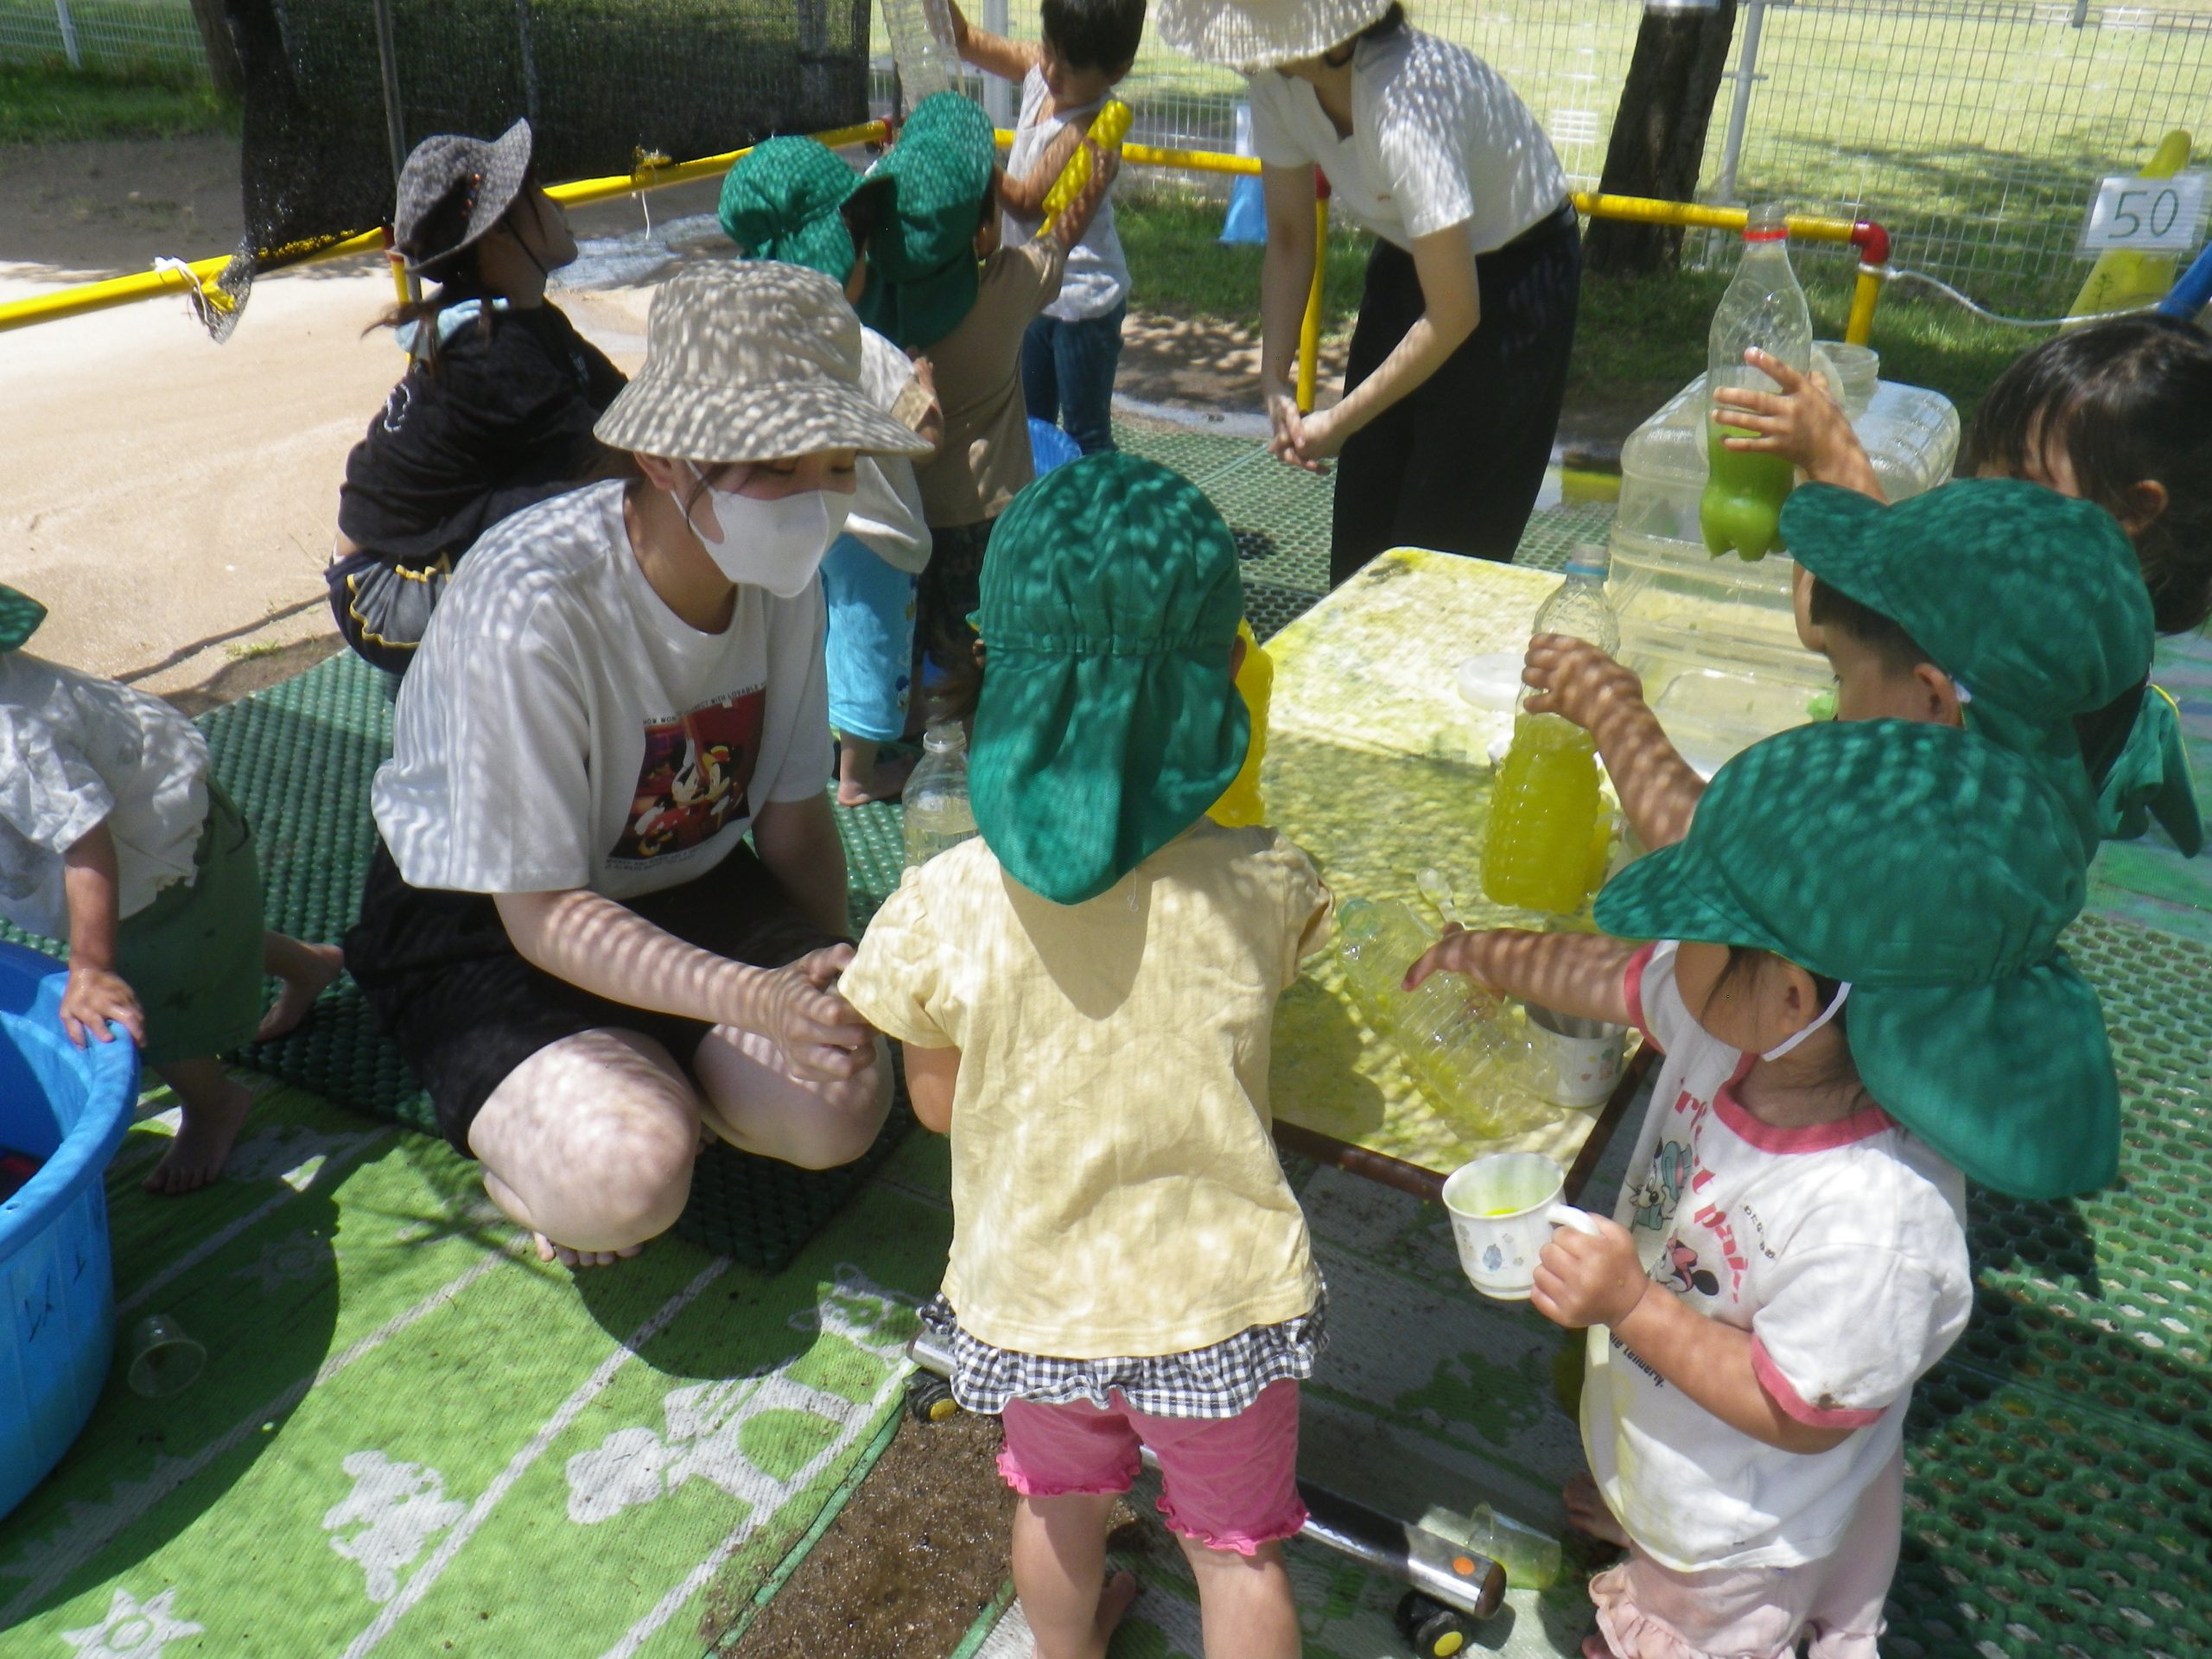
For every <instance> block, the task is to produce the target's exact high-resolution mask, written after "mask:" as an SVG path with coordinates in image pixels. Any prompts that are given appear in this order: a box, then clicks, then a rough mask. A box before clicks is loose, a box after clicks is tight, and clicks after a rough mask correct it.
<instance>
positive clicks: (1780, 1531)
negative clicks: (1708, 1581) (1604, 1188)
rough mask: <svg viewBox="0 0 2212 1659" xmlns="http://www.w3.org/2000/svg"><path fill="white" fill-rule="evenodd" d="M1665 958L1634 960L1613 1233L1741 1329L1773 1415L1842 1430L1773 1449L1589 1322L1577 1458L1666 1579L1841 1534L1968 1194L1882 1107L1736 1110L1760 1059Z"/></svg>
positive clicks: (1790, 1557)
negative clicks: (1658, 1054)
mask: <svg viewBox="0 0 2212 1659" xmlns="http://www.w3.org/2000/svg"><path fill="white" fill-rule="evenodd" d="M1628 1002H1629V1007H1630V1009H1631V1010H1633V1011H1634V1013H1635V1015H1636V1020H1637V1025H1638V1026H1640V1027H1642V1028H1643V1033H1644V1035H1645V1036H1646V1037H1647V1038H1648V1039H1649V1040H1650V1041H1651V1042H1652V1044H1653V1045H1654V1046H1656V1047H1657V1048H1659V1049H1660V1050H1661V1051H1662V1052H1664V1054H1665V1056H1666V1059H1665V1063H1664V1064H1663V1065H1662V1066H1661V1067H1660V1071H1659V1079H1658V1082H1657V1084H1656V1085H1655V1086H1654V1088H1653V1090H1652V1096H1651V1106H1650V1109H1649V1116H1647V1118H1646V1121H1645V1124H1644V1128H1643V1135H1642V1137H1641V1141H1640V1144H1639V1146H1638V1148H1637V1155H1636V1157H1635V1158H1634V1159H1633V1160H1631V1161H1630V1166H1629V1169H1630V1176H1629V1181H1628V1185H1627V1187H1626V1189H1625V1190H1624V1192H1623V1194H1622V1198H1621V1203H1620V1208H1619V1211H1618V1213H1617V1216H1616V1219H1618V1221H1619V1222H1620V1223H1621V1224H1622V1225H1624V1226H1625V1227H1627V1228H1628V1229H1629V1230H1630V1233H1631V1234H1632V1235H1633V1236H1634V1237H1635V1239H1636V1243H1637V1251H1638V1253H1639V1255H1641V1256H1642V1257H1643V1262H1644V1264H1645V1266H1646V1267H1647V1268H1649V1271H1650V1274H1651V1276H1652V1278H1653V1279H1655V1280H1656V1281H1658V1283H1659V1284H1660V1286H1661V1287H1662V1288H1664V1289H1666V1290H1667V1291H1669V1292H1670V1293H1671V1294H1674V1295H1675V1296H1677V1297H1679V1298H1681V1300H1683V1301H1686V1302H1688V1304H1689V1305H1690V1306H1692V1307H1694V1308H1695V1309H1696V1310H1697V1311H1698V1312H1699V1313H1702V1314H1704V1315H1705V1316H1706V1317H1707V1318H1708V1319H1720V1320H1723V1321H1725V1322H1726V1323H1727V1324H1729V1325H1735V1326H1736V1327H1738V1329H1741V1330H1747V1331H1749V1332H1751V1359H1752V1364H1753V1366H1754V1368H1755V1370H1756V1371H1757V1373H1758V1378H1759V1381H1760V1383H1761V1384H1762V1385H1763V1386H1764V1388H1765V1389H1766V1391H1767V1393H1768V1394H1769V1395H1771V1396H1772V1397H1773V1399H1774V1401H1775V1402H1776V1403H1777V1405H1779V1406H1780V1407H1781V1408H1783V1410H1784V1411H1785V1412H1787V1413H1788V1414H1789V1415H1790V1416H1792V1417H1795V1418H1796V1419H1797V1420H1798V1421H1801V1422H1805V1423H1810V1424H1815V1425H1817V1426H1821V1427H1836V1428H1848V1429H1851V1430H1852V1431H1853V1432H1852V1433H1851V1434H1850V1435H1849V1436H1848V1438H1847V1439H1846V1440H1843V1441H1842V1442H1841V1443H1840V1444H1839V1445H1837V1446H1834V1447H1832V1448H1831V1449H1830V1450H1828V1451H1826V1452H1817V1453H1814V1454H1811V1455H1808V1454H1805V1453H1802V1452H1784V1451H1781V1450H1779V1449H1777V1448H1776V1447H1773V1446H1768V1445H1766V1444H1765V1443H1764V1442H1763V1441H1760V1440H1754V1439H1753V1438H1752V1437H1751V1436H1750V1435H1748V1434H1745V1433H1741V1432H1740V1431H1738V1430H1737V1429H1734V1428H1732V1427H1729V1426H1728V1425H1727V1424H1726V1423H1724V1422H1722V1421H1720V1420H1719V1418H1718V1417H1715V1416H1714V1415H1713V1414H1712V1413H1711V1412H1709V1411H1707V1410H1706V1408H1704V1407H1702V1406H1700V1405H1699V1404H1697V1403H1696V1402H1694V1401H1692V1400H1690V1399H1688V1397H1687V1396H1685V1395H1683V1394H1682V1392H1681V1390H1680V1389H1676V1388H1675V1387H1674V1386H1673V1385H1671V1384H1669V1383H1666V1382H1664V1381H1663V1380H1662V1379H1661V1378H1660V1377H1659V1376H1657V1375H1656V1373H1655V1372H1654V1371H1652V1370H1650V1369H1649V1366H1647V1365H1646V1364H1645V1363H1644V1362H1643V1360H1642V1359H1640V1358H1639V1357H1637V1355H1636V1354H1635V1352H1634V1351H1631V1350H1630V1349H1629V1348H1627V1347H1626V1346H1625V1345H1624V1344H1622V1343H1621V1342H1620V1340H1619V1339H1618V1338H1616V1337H1615V1336H1614V1335H1613V1334H1612V1332H1610V1331H1609V1330H1607V1329H1606V1328H1605V1326H1603V1325H1593V1326H1592V1327H1591V1330H1590V1334H1589V1357H1590V1363H1589V1370H1588V1376H1587V1380H1586V1383H1585V1386H1584V1389H1583V1395H1582V1442H1583V1448H1584V1450H1585V1452H1586V1453H1587V1455H1588V1457H1589V1459H1590V1472H1591V1474H1592V1477H1593V1478H1595V1479H1596V1481H1597V1483H1598V1485H1599V1490H1600V1491H1603V1492H1604V1493H1605V1502H1606V1503H1607V1504H1608V1505H1609V1506H1610V1507H1611V1510H1612V1511H1613V1513H1614V1515H1615V1516H1618V1518H1619V1520H1620V1522H1621V1525H1622V1526H1623V1527H1624V1529H1626V1530H1627V1532H1628V1534H1629V1535H1630V1537H1631V1538H1633V1539H1635V1540H1636V1541H1637V1544H1638V1545H1639V1546H1641V1547H1642V1548H1643V1549H1644V1550H1645V1551H1647V1552H1648V1553H1649V1554H1651V1555H1653V1556H1654V1557H1656V1559H1657V1560H1660V1561H1661V1562H1662V1563H1663V1564H1664V1565H1666V1566H1668V1567H1674V1568H1675V1569H1676V1570H1677V1571H1681V1572H1701V1571H1707V1570H1713V1569H1718V1568H1721V1567H1728V1568H1740V1567H1793V1566H1797V1565H1800V1564H1802V1563H1803V1562H1806V1561H1815V1560H1821V1559H1822V1558H1823V1557H1824V1556H1826V1555H1827V1554H1831V1553H1832V1552H1833V1551H1834V1548H1836V1546H1837V1544H1838V1543H1839V1542H1840V1541H1841V1539H1842V1537H1843V1535H1844V1532H1845V1530H1846V1529H1847V1528H1848V1527H1849V1525H1850V1524H1851V1519H1852V1514H1853V1510H1854V1509H1855V1508H1856V1506H1857V1504H1858V1501H1859V1495H1860V1494H1861V1493H1862V1492H1864V1491H1866V1486H1867V1484H1868V1483H1869V1482H1870V1481H1872V1479H1873V1478H1874V1477H1875V1476H1876V1475H1877V1474H1878V1473H1879V1472H1880V1471H1881V1470H1882V1468H1883V1466H1884V1465H1885V1464H1886V1463H1887V1462H1888V1461H1889V1459H1890V1458H1891V1456H1892V1455H1893V1454H1894V1453H1895V1452H1896V1451H1897V1446H1898V1444H1899V1441H1900V1439H1901V1437H1902V1435H1903V1433H1904V1414H1905V1407H1906V1404H1907V1402H1908V1399H1909V1397H1910V1394H1911V1391H1912V1385H1913V1383H1914V1382H1915V1381H1916V1379H1917V1378H1918V1377H1919V1376H1921V1375H1922V1373H1923V1372H1925V1371H1926V1370H1928V1369H1929V1367H1930V1366H1932V1365H1934V1364H1935V1363H1936V1361H1937V1360H1939V1359H1941V1358H1942V1357H1943V1353H1944V1351H1945V1350H1947V1349H1948V1348H1949V1347H1950V1345H1951V1344H1952V1343H1953V1342H1954V1341H1955V1340H1956V1339H1957V1338H1958V1335H1959V1333H1960V1332H1961V1331H1963V1330H1964V1329H1965V1328H1966V1323H1967V1314H1968V1313H1969V1312H1970V1311H1971V1309H1972V1306H1973V1282H1972V1274H1971V1271H1970V1269H1969V1268H1968V1266H1967V1244H1966V1230H1965V1224H1964V1219H1963V1217H1964V1213H1965V1205H1966V1194H1965V1183H1964V1182H1963V1180H1962V1179H1961V1177H1960V1175H1959V1173H1958V1172H1957V1171H1956V1170H1955V1169H1953V1168H1952V1167H1951V1166H1950V1165H1949V1164H1948V1163H1946V1162H1945V1161H1944V1160H1942V1158H1941V1157H1940V1156H1938V1155H1937V1154H1936V1153H1935V1152H1934V1151H1932V1150H1930V1149H1929V1147H1927V1146H1926V1145H1924V1144H1923V1142H1921V1141H1918V1140H1916V1139H1915V1138H1914V1137H1913V1136H1912V1135H1910V1134H1908V1133H1907V1132H1906V1131H1905V1130H1904V1129H1903V1128H1899V1127H1898V1126H1897V1123H1896V1122H1893V1121H1892V1120H1891V1118H1890V1117H1889V1116H1888V1115H1887V1114H1886V1113H1885V1112H1882V1111H1881V1110H1879V1109H1876V1108H1872V1107H1870V1108H1868V1109H1866V1110H1865V1111H1863V1112H1860V1113H1859V1114H1857V1115H1856V1116H1852V1117H1849V1118H1847V1119H1844V1120H1843V1121H1842V1122H1835V1123H1824V1124H1820V1125H1817V1126H1815V1127H1813V1128H1802V1129H1782V1128H1774V1127H1772V1126H1771V1125H1769V1124H1766V1123H1763V1122H1760V1121H1759V1120H1758V1119H1757V1118H1755V1117H1753V1116H1751V1115H1750V1113H1749V1112H1747V1111H1746V1110H1745V1109H1744V1107H1743V1106H1742V1105H1741V1104H1740V1103H1738V1101H1737V1100H1736V1098H1735V1096H1734V1094H1733V1092H1732V1090H1733V1085H1734V1084H1736V1082H1737V1081H1738V1079H1740V1078H1741V1077H1743V1075H1744V1073H1745V1072H1746V1071H1749V1070H1750V1069H1751V1065H1752V1063H1753V1060H1754V1058H1755V1057H1754V1056H1751V1055H1749V1054H1745V1053H1744V1052H1741V1051H1739V1050H1738V1049H1734V1048H1731V1047H1730V1046H1728V1045H1726V1043H1722V1042H1720V1041H1719V1040H1717V1039H1714V1038H1713V1037H1712V1036H1711V1035H1709V1034H1708V1033H1707V1032H1706V1030H1705V1029H1704V1027H1701V1026H1700V1025H1699V1024H1698V1023H1697V1021H1696V1020H1694V1019H1693V1018H1692V1017H1691V1015H1690V1013H1689V1010H1688V1007H1686V1006H1684V1004H1683V1001H1682V997H1681V992H1680V991H1679V990H1678V989H1677V988H1676V987H1675V945H1674V944H1672V943H1666V944H1658V945H1655V946H1651V947H1649V948H1648V949H1646V950H1643V951H1640V952H1638V953H1637V957H1635V959H1634V960H1633V961H1632V962H1631V963H1630V966H1629V971H1628Z"/></svg>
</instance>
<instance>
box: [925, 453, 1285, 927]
mask: <svg viewBox="0 0 2212 1659" xmlns="http://www.w3.org/2000/svg"><path fill="white" fill-rule="evenodd" d="M1243 609H1244V601H1243V583H1242V582H1241V581H1240V579H1239V577H1238V575H1237V567H1236V542H1235V540H1234V539H1233V538H1232V537H1230V533H1229V526H1228V525H1227V524H1224V523H1223V522H1222V519H1221V515H1220V514H1219V513H1218V512H1216V511H1215V510H1214V507H1213V505H1212V503H1211V502H1210V501H1208V500H1207V499H1206V498H1205V496H1204V495H1202V494H1200V493H1198V490H1197V488H1196V487H1195V486H1192V484H1190V483H1189V482H1188V481H1186V480H1184V479H1183V478H1182V477H1180V476H1179V475H1178V474H1174V473H1172V472H1170V471H1168V470H1167V468H1166V467H1162V466H1160V465H1159V464H1158V463H1157V462H1154V461H1141V460H1139V459H1137V458H1136V457H1135V456H1133V455H1128V454H1119V453H1115V452H1109V453H1107V454H1096V455H1090V456H1088V457H1086V458H1084V460H1081V461H1071V462H1069V463H1068V464H1067V465H1065V466H1064V467H1056V468H1055V469H1054V470H1053V471H1052V472H1050V473H1048V474H1046V475H1045V476H1044V477H1043V478H1041V479H1039V480H1037V481H1036V482H1035V483H1033V484H1032V485H1031V486H1029V487H1028V488H1027V489H1025V490H1024V491H1022V492H1021V493H1020V495H1018V496H1016V497H1015V498H1014V501H1013V504H1012V505H1009V506H1008V507H1007V510H1006V511H1005V512H1003V513H1002V514H1001V515H1000V517H999V520H998V523H997V524H996V526H995V528H994V529H993V530H992V531H991V545H990V550H989V551H988V554H987V555H986V556H985V557H984V560H983V574H982V607H981V609H980V611H979V612H978V613H977V618H978V621H979V623H980V625H981V630H982V639H983V649H984V652H985V658H984V671H983V689H982V697H981V699H980V701H979V702H978V704H977V707H976V728H975V740H974V743H973V746H972V758H971V760H970V761H969V793H970V796H971V797H972V798H973V800H974V803H975V808H976V827H977V828H978V829H981V830H982V836H983V839H984V841H985V842H987V843H988V845H989V847H990V849H991V851H992V852H993V853H995V855H997V857H998V860H999V862H1000V863H1001V865H1003V866H1004V867H1005V868H1006V869H1007V873H1008V874H1011V875H1013V877H1014V879H1015V880H1018V881H1020V883H1021V884H1022V885H1023V886H1024V887H1028V888H1030V889H1031V890H1032V891H1033V892H1035V893H1041V894H1043V895H1044V896H1045V897H1046V898H1047V899H1052V900H1053V901H1055V902H1056V903H1058V904H1063V905H1074V904H1080V903H1082V902H1083V901H1084V899H1092V898H1096V896H1097V895H1098V894H1100V893H1104V892H1105V891H1106V890H1107V889H1108V888H1109V887H1112V886H1113V885H1114V884H1115V883H1116V881H1118V880H1121V879H1122V876H1124V875H1126V874H1128V872H1129V871H1131V870H1133V869H1135V868H1136V867H1137V866H1138V865H1139V864H1141V863H1142V862H1143V861H1145V860H1146V859H1147V858H1149V857H1151V856H1152V855H1153V854H1154V853H1155V852H1157V851H1159V850H1160V849H1161V848H1162V847H1164V846H1166V844H1167V843H1168V842H1171V841H1173V839H1174V838H1175V837H1176V836H1179V835H1180V834H1182V833H1183V831H1184V830H1185V829H1189V828H1190V827H1191V826H1192V824H1194V823H1197V822H1198V820H1199V819H1200V818H1201V817H1204V816H1205V810H1206V809H1207V808H1208V807H1210V806H1211V805H1212V804H1214V802H1215V801H1217V800H1218V799H1219V798H1221V792H1222V791H1224V790H1225V789H1227V788H1228V787H1229V784H1230V779H1233V778H1235V777H1236V772H1237V768H1238V767H1239V766H1242V765H1243V761H1244V751H1245V747H1246V746H1247V745H1248V743H1249V741H1250V737H1251V723H1250V717H1249V715H1247V714H1246V713H1245V709H1244V701H1243V698H1242V697H1240V696H1237V695H1236V688H1235V687H1234V685H1232V684H1231V683H1230V672H1229V669H1230V654H1231V652H1232V650H1233V648H1234V645H1235V642H1236V624H1237V620H1238V619H1239V618H1240V617H1242V616H1243Z"/></svg>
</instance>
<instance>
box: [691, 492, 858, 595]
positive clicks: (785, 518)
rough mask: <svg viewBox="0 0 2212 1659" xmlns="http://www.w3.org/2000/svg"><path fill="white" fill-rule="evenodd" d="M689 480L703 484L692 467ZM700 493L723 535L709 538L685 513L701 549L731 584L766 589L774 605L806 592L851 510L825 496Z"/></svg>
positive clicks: (847, 499)
mask: <svg viewBox="0 0 2212 1659" xmlns="http://www.w3.org/2000/svg"><path fill="white" fill-rule="evenodd" d="M688 464H689V463H687V465H688ZM691 476H692V477H693V478H694V479H695V480H697V481H698V482H700V483H702V484H705V483H706V480H705V479H704V478H703V477H702V476H701V474H700V472H699V469H698V468H697V467H691ZM703 493H704V494H705V496H706V497H708V498H709V499H711V500H712V501H713V503H714V507H715V523H716V524H719V525H721V534H720V535H719V536H709V535H708V534H707V532H706V531H705V530H704V529H702V527H701V526H700V524H699V521H698V520H697V519H696V518H692V517H691V516H690V513H688V512H686V513H685V515H684V516H685V519H686V521H687V522H688V523H689V524H690V526H691V531H692V533H693V534H694V535H696V537H698V538H699V544H700V545H701V546H702V547H703V548H705V549H706V550H707V555H708V556H709V558H711V559H713V560H714V562H715V567H716V568H717V569H720V570H721V573H722V574H723V575H726V576H728V578H729V579H730V580H731V581H732V582H738V583H741V584H742V585H743V586H746V587H748V588H766V589H767V590H768V591H769V592H770V593H772V594H774V595H775V596H776V597H777V598H778V599H796V598H798V596H799V594H803V593H804V592H805V591H806V585H807V583H809V582H812V581H813V580H814V573H815V571H816V570H817V569H820V567H821V564H822V556H823V554H825V553H827V552H828V551H829V543H832V542H834V541H836V539H837V537H838V534H839V532H840V531H842V530H843V529H844V527H845V518H846V515H847V514H849V512H852V508H853V498H852V497H851V496H849V495H832V494H830V493H829V492H828V491H826V490H801V491H798V492H797V493H794V494H791V495H785V496H779V497H778V498H776V499H774V500H772V501H771V500H764V499H761V498H760V497H758V496H751V495H740V494H738V493H737V492H735V491H734V490H718V489H716V488H715V487H714V486H712V485H711V484H709V485H707V487H706V489H705V491H704V492H703ZM670 494H671V499H673V500H674V501H675V503H676V506H677V512H684V504H683V497H682V496H681V495H677V494H676V493H675V492H673V491H671V492H670Z"/></svg>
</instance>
